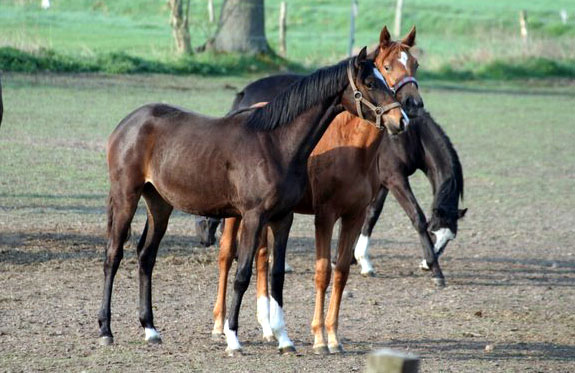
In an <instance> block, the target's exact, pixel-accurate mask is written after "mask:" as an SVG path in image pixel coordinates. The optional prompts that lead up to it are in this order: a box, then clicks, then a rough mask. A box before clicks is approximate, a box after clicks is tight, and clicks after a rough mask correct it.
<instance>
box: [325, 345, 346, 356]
mask: <svg viewBox="0 0 575 373" xmlns="http://www.w3.org/2000/svg"><path fill="white" fill-rule="evenodd" d="M328 348H329V353H330V354H341V353H343V346H342V345H341V344H337V345H335V346H328Z"/></svg>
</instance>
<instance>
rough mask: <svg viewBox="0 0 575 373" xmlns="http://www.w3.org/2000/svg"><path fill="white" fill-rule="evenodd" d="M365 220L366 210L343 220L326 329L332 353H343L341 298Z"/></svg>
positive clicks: (344, 217)
mask: <svg viewBox="0 0 575 373" xmlns="http://www.w3.org/2000/svg"><path fill="white" fill-rule="evenodd" d="M364 219H365V210H363V211H361V212H359V213H357V214H355V215H353V216H343V217H342V219H341V231H340V235H339V241H338V248H337V249H338V252H337V263H336V265H335V269H334V273H333V288H332V291H331V297H330V302H329V309H328V311H327V316H326V319H325V328H326V331H327V340H328V348H329V352H331V353H339V352H342V351H343V348H342V346H341V343H340V342H339V338H338V337H337V328H338V319H339V308H340V305H341V298H342V294H343V290H344V289H345V284H346V283H347V278H348V276H349V267H350V265H351V259H352V257H353V246H354V245H355V243H356V241H357V238H358V236H359V233H360V231H361V225H362V224H363V221H364Z"/></svg>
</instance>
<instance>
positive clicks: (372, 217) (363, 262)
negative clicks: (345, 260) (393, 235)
mask: <svg viewBox="0 0 575 373" xmlns="http://www.w3.org/2000/svg"><path fill="white" fill-rule="evenodd" d="M388 192H389V190H388V189H387V188H385V187H383V186H382V187H381V189H379V192H378V193H377V196H376V197H375V199H374V200H373V201H372V202H371V204H370V205H369V207H368V208H367V216H366V218H365V221H364V223H363V227H362V228H361V235H360V236H359V239H358V240H357V244H356V245H355V251H354V256H355V259H356V260H357V262H358V263H359V265H360V266H361V274H362V275H363V276H374V275H375V271H374V270H373V265H372V264H371V261H370V260H369V252H368V249H369V239H370V237H371V233H372V232H373V228H374V227H375V223H377V220H378V219H379V216H380V215H381V210H383V204H384V203H385V198H386V197H387V193H388Z"/></svg>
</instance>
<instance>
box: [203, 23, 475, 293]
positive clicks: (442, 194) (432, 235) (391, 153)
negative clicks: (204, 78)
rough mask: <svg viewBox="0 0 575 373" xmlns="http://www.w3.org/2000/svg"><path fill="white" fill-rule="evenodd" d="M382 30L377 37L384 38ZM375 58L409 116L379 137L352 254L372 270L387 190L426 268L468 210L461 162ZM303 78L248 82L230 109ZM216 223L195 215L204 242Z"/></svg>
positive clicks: (420, 103) (290, 76) (363, 268)
mask: <svg viewBox="0 0 575 373" xmlns="http://www.w3.org/2000/svg"><path fill="white" fill-rule="evenodd" d="M384 31H385V29H384ZM384 31H382V37H381V38H380V39H381V40H383V39H384V38H385V37H384V36H383V34H384ZM380 42H381V41H380ZM380 47H381V46H380ZM375 61H376V65H378V68H379V70H380V71H381V72H382V75H383V76H384V78H385V79H386V80H387V83H388V84H389V85H390V86H391V87H395V91H396V94H397V99H398V100H399V101H400V102H401V103H402V107H403V108H404V110H405V111H406V112H407V114H408V115H409V116H410V118H413V119H412V120H411V123H410V125H409V126H408V127H407V130H406V132H405V133H403V134H401V135H399V136H394V137H393V138H391V137H389V136H384V137H383V140H382V144H381V146H380V154H379V160H378V168H379V178H380V181H381V189H380V190H379V192H378V193H377V196H376V197H375V199H374V201H373V202H372V204H371V205H370V207H369V209H368V213H367V217H366V220H365V223H364V225H363V228H362V232H361V235H360V238H359V239H358V242H357V244H356V248H355V253H354V255H355V258H356V260H357V261H358V262H359V263H360V265H361V273H362V274H363V275H373V274H374V270H373V266H372V265H371V263H370V261H369V257H368V247H369V237H370V235H371V233H372V230H373V227H374V226H375V223H376V222H377V219H378V218H379V216H380V213H381V211H382V209H383V203H384V202H385V198H386V197H387V194H388V192H389V191H391V192H392V194H393V195H394V196H395V198H396V199H397V201H398V202H399V204H400V205H401V207H402V208H403V209H404V211H405V212H406V214H407V215H408V217H409V218H410V220H411V222H412V224H413V226H414V228H415V230H416V231H417V233H418V235H419V237H420V242H421V245H422V249H423V253H424V259H423V261H422V263H421V267H422V268H423V269H428V268H429V267H428V263H427V260H426V259H427V258H426V257H427V254H426V253H429V252H433V253H435V254H436V255H437V256H439V255H441V253H443V251H444V249H445V247H446V246H447V243H448V242H449V240H451V239H453V238H455V235H456V234H457V227H458V222H457V221H458V219H459V218H461V217H463V216H464V215H465V212H466V211H467V210H466V209H465V210H459V200H460V199H462V198H463V172H462V167H461V163H460V161H459V157H458V155H457V152H456V151H455V148H454V147H453V144H452V143H451V141H450V140H449V138H448V137H447V135H446V134H445V132H444V131H443V130H442V129H441V127H440V126H439V124H437V123H436V122H435V121H434V120H433V118H432V117H431V116H430V115H429V113H427V112H426V111H425V110H423V101H421V100H420V99H419V100H418V99H417V98H414V95H413V94H412V92H411V91H407V92H405V91H403V90H401V89H399V88H401V84H402V82H409V79H405V78H403V79H401V80H398V79H393V78H394V77H393V76H390V75H391V74H389V72H388V69H389V67H388V66H385V64H383V63H382V62H383V61H384V59H381V60H378V59H377V58H376V59H375ZM379 61H382V62H379ZM390 71H392V69H390ZM302 78H303V77H302V76H301V75H293V74H284V75H276V76H271V77H268V78H265V79H261V80H259V81H256V82H254V83H252V84H249V85H248V86H246V87H245V88H244V89H243V90H242V91H241V92H239V93H238V94H237V95H236V99H235V101H234V104H233V109H237V108H238V107H240V105H249V104H251V103H255V102H259V101H267V100H269V99H270V98H271V97H274V96H275V95H278V94H280V93H281V92H282V91H283V90H284V89H285V87H286V86H288V85H289V84H290V83H293V82H294V81H297V80H298V79H302ZM418 169H419V170H421V171H423V172H424V173H425V174H426V175H427V177H428V179H429V181H430V183H431V186H432V192H433V195H434V201H433V204H432V209H431V219H430V220H429V222H428V221H427V219H426V216H425V214H424V212H423V210H422V209H421V207H420V206H419V203H418V202H417V199H416V198H415V195H414V194H413V191H412V190H411V186H410V184H409V179H408V178H409V176H411V175H412V174H413V173H414V172H415V171H416V170H418ZM218 223H219V220H217V219H210V220H209V221H208V220H207V219H206V218H202V217H198V218H197V219H196V232H197V233H198V236H200V240H201V242H202V243H203V244H204V245H211V244H213V243H214V242H215V240H216V239H215V232H216V228H217V224H218ZM434 282H436V284H437V285H439V286H442V285H443V283H444V280H443V278H442V277H437V276H434Z"/></svg>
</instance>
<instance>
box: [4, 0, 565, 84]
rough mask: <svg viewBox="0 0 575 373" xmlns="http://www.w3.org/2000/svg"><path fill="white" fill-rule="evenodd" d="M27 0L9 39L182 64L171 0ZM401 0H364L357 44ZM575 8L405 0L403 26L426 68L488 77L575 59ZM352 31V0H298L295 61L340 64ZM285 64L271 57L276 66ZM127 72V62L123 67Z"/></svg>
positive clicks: (8, 19)
mask: <svg viewBox="0 0 575 373" xmlns="http://www.w3.org/2000/svg"><path fill="white" fill-rule="evenodd" d="M21 3H22V2H21V1H18V2H15V1H13V0H8V1H3V2H2V3H1V4H0V46H2V45H4V46H12V47H16V48H18V49H21V50H27V51H37V50H39V49H41V48H44V49H49V50H53V51H54V52H55V53H56V54H58V55H63V56H70V57H71V58H87V59H90V60H92V61H97V60H98V59H99V58H102V56H107V55H110V53H115V54H117V53H125V54H127V55H129V56H134V57H138V58H142V59H144V60H146V61H154V62H155V63H157V64H174V47H173V41H172V37H171V32H170V26H169V24H168V9H167V6H166V4H165V2H158V1H156V0H141V1H138V2H136V3H135V2H130V1H127V0H99V1H89V0H78V1H76V0H59V1H54V2H53V6H52V8H51V9H50V10H48V11H43V10H41V9H39V1H25V2H24V3H25V4H26V5H16V4H21ZM221 3H222V1H221V0H219V1H218V0H216V1H215V4H216V14H218V13H219V9H220V6H221ZM394 4H395V1H394V0H381V1H380V0H362V1H360V8H359V16H358V19H357V22H356V23H357V32H356V43H355V45H356V46H362V45H373V44H375V43H376V42H377V40H378V36H379V30H380V29H381V27H382V26H383V25H384V24H387V25H389V26H390V28H391V27H392V26H393V16H394V14H393V13H394ZM205 5H206V4H205V1H203V0H192V11H191V17H192V20H191V26H190V27H191V34H192V44H193V45H194V46H199V45H201V44H203V43H204V42H205V40H206V39H207V38H208V37H209V36H210V35H212V34H213V32H214V30H215V27H216V25H215V24H209V23H208V22H207V10H206V6H205ZM521 9H525V10H527V12H528V19H529V25H530V27H529V30H530V43H529V44H528V46H526V47H525V46H524V45H523V43H522V41H521V40H520V38H519V35H518V34H519V27H518V12H519V10H521ZM560 9H566V10H567V11H568V13H569V14H570V15H571V18H570V22H569V23H568V24H567V25H563V24H562V23H561V21H560V18H559V10H560ZM278 12H279V1H278V0H275V1H267V2H266V17H267V18H266V32H267V36H268V40H269V42H270V44H271V45H272V47H274V48H275V47H277V38H278V26H277V18H278ZM574 17H575V3H573V2H572V1H569V0H560V1H556V2H553V4H550V3H549V2H548V1H544V0H534V1H530V0H516V1H496V0H487V1H481V2H474V1H449V0H439V1H433V0H412V1H409V2H406V3H405V8H404V20H403V25H404V27H403V31H404V32H406V31H407V30H408V29H409V27H410V26H411V25H412V24H415V25H417V27H418V46H419V47H420V50H421V53H420V62H421V65H422V68H423V70H424V71H428V72H430V73H436V76H437V74H438V73H440V72H442V71H443V72H445V71H447V70H448V68H449V69H451V70H454V71H458V70H462V67H466V68H465V69H463V70H466V71H469V72H472V73H473V74H475V75H477V76H478V77H479V78H481V77H482V76H483V75H484V73H478V72H477V71H479V70H480V68H479V67H477V66H478V65H484V66H490V65H489V64H494V63H497V64H503V65H513V64H516V63H519V64H525V63H526V62H525V61H527V60H529V59H531V58H544V59H547V60H548V61H558V62H557V63H559V64H561V63H565V64H571V65H572V64H573V61H575V49H573V47H572V46H573V44H574V43H575V22H573V18H574ZM348 32H349V3H348V2H341V1H335V0H317V1H313V2H310V1H307V0H289V1H288V35H287V43H288V59H289V60H291V61H294V62H296V63H298V64H303V65H305V66H308V67H312V68H314V67H317V66H318V65H326V64H330V63H333V62H335V61H337V60H339V59H341V58H343V57H344V56H345V55H346V53H347V47H348ZM221 59H223V61H220V60H221ZM193 61H194V62H197V63H198V64H199V63H202V62H209V63H212V64H215V65H216V69H217V68H220V67H223V68H224V69H225V70H226V71H228V73H234V74H235V71H234V69H233V68H231V66H238V67H239V68H238V69H237V70H241V68H245V67H246V66H250V65H251V64H252V63H251V62H248V63H245V64H241V63H240V64H227V63H226V61H225V58H222V57H220V56H213V55H209V56H207V57H201V56H198V57H195V58H194V59H193ZM188 62H189V61H188ZM469 65H473V66H474V67H473V68H469ZM277 67H278V66H277V64H275V65H274V64H271V69H273V68H277ZM4 69H6V68H5V67H4ZM112 70H113V69H104V71H110V72H112ZM189 70H191V72H198V70H197V69H189ZM260 70H261V69H260ZM510 70H512V69H508V71H510ZM127 71H129V70H126V69H125V68H119V69H118V72H127ZM171 72H177V71H175V70H174V69H171ZM551 76H554V75H553V74H552V75H551ZM563 76H565V75H563ZM567 76H570V75H567Z"/></svg>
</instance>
